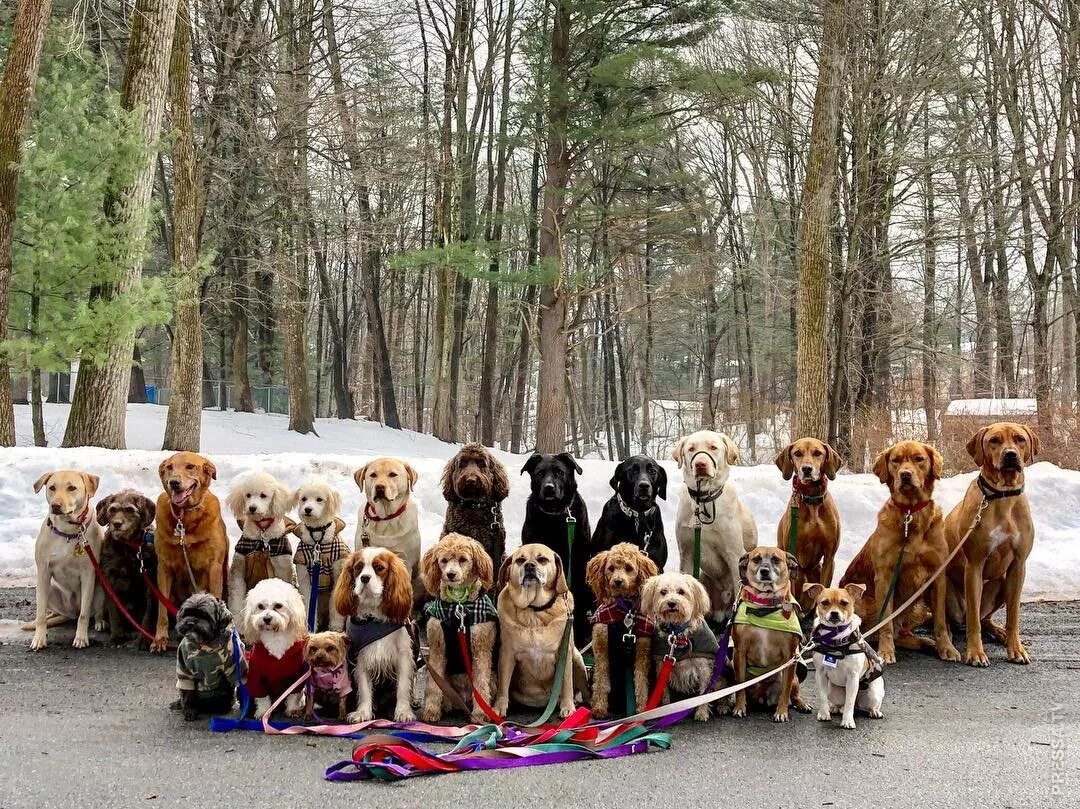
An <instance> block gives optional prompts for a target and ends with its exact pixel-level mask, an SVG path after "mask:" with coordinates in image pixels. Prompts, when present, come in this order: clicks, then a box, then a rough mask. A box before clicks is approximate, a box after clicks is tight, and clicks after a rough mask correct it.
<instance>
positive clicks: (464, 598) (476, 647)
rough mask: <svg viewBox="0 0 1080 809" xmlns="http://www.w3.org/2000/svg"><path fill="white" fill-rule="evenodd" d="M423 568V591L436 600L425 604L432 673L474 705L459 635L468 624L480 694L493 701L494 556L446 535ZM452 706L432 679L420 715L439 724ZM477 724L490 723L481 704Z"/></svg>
mask: <svg viewBox="0 0 1080 809" xmlns="http://www.w3.org/2000/svg"><path fill="white" fill-rule="evenodd" d="M420 568H421V571H422V573H423V577H424V587H425V588H427V592H428V594H429V595H430V596H431V597H432V599H433V600H432V601H429V602H428V603H427V604H425V605H424V612H425V613H427V615H428V616H429V617H428V621H427V640H428V663H427V667H428V670H429V671H432V672H434V673H435V674H436V675H439V676H441V677H443V678H444V679H445V678H446V677H448V676H449V678H450V683H451V684H452V685H453V686H454V687H455V688H456V689H457V691H458V693H459V694H460V695H461V698H462V700H463V701H464V702H465V704H466V705H467V704H469V703H470V702H472V689H471V688H470V687H469V681H468V678H467V677H466V674H465V665H464V661H463V660H462V659H461V649H460V646H459V643H458V637H457V635H458V631H459V629H460V627H462V626H464V627H465V631H466V636H467V639H468V642H469V651H470V653H471V657H470V663H471V665H472V671H473V681H474V683H475V685H476V690H477V691H479V692H480V696H482V697H483V698H484V701H485V702H489V703H490V701H491V667H492V654H493V652H494V650H495V636H496V634H497V633H498V629H499V624H498V617H499V616H498V613H497V612H496V610H495V605H494V604H493V603H492V602H491V597H490V596H488V595H487V591H488V590H490V589H491V586H492V584H494V583H495V569H494V566H493V565H492V563H491V557H490V556H488V553H487V551H486V550H484V546H483V545H481V544H480V543H479V542H477V541H476V540H475V539H470V538H469V537H467V536H463V535H461V534H447V535H446V536H444V537H443V538H442V539H440V540H439V541H438V542H436V543H435V544H434V545H433V546H432V547H430V548H429V549H428V551H427V553H425V554H424V556H423V558H422V559H421V560H420ZM459 608H460V610H459ZM449 706H450V701H449V699H447V697H446V695H445V694H443V692H442V691H441V690H440V689H439V686H438V685H436V683H435V680H434V678H432V677H431V676H430V675H429V676H428V680H427V686H426V688H425V690H424V709H423V712H422V713H421V715H420V717H421V718H422V719H423V720H424V721H425V722H438V721H439V720H440V719H441V718H442V713H443V710H444V708H448V707H449ZM472 721H474V722H477V723H483V722H487V721H488V718H487V716H486V715H485V714H484V712H483V711H482V710H481V709H480V707H479V706H476V705H474V706H473V711H472Z"/></svg>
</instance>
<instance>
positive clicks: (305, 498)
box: [300, 495, 307, 503]
mask: <svg viewBox="0 0 1080 809" xmlns="http://www.w3.org/2000/svg"><path fill="white" fill-rule="evenodd" d="M300 502H301V503H306V502H307V496H306V495H305V496H304V497H301V498H300Z"/></svg>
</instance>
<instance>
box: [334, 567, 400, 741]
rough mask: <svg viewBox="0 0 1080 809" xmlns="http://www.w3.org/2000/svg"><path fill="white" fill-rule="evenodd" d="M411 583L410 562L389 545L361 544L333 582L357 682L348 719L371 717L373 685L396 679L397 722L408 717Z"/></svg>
mask: <svg viewBox="0 0 1080 809" xmlns="http://www.w3.org/2000/svg"><path fill="white" fill-rule="evenodd" d="M412 604H413V589H412V577H411V576H410V575H409V568H408V567H407V566H406V564H405V562H404V561H402V559H401V557H400V556H398V555H397V554H396V553H394V552H393V551H391V550H388V549H387V548H361V549H360V550H357V551H353V553H352V554H351V555H350V556H349V558H348V559H347V560H346V561H345V568H344V569H343V570H342V571H341V576H340V577H339V578H338V580H337V584H335V585H334V608H335V609H336V610H337V611H338V612H339V613H341V614H342V615H345V616H348V619H349V620H348V621H347V622H346V624H345V633H346V634H347V635H348V636H349V660H350V665H352V667H353V680H354V682H355V685H356V710H355V711H353V712H352V713H350V714H349V715H348V716H347V717H346V720H347V721H349V722H366V721H368V720H369V719H373V718H374V717H375V689H374V686H375V685H377V684H378V682H379V681H380V680H382V679H384V678H386V679H392V680H394V681H395V682H396V703H395V707H394V721H395V722H412V721H413V720H414V719H416V715H415V714H414V713H413V709H412V686H413V677H414V676H415V674H416V658H415V657H414V656H413V647H412V636H411V635H410V634H409V627H408V625H407V621H408V620H409V613H410V612H411V610H412Z"/></svg>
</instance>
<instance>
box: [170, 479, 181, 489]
mask: <svg viewBox="0 0 1080 809" xmlns="http://www.w3.org/2000/svg"><path fill="white" fill-rule="evenodd" d="M169 488H170V489H179V488H180V481H179V480H178V479H177V478H172V479H171V480H169Z"/></svg>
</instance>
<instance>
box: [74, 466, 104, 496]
mask: <svg viewBox="0 0 1080 809" xmlns="http://www.w3.org/2000/svg"><path fill="white" fill-rule="evenodd" d="M79 474H80V475H82V480H83V487H84V488H85V489H86V497H87V499H89V498H91V497H93V496H94V494H95V493H96V492H97V490H98V486H99V485H100V484H101V478H99V477H98V476H97V475H92V474H90V473H89V472H80V473H79Z"/></svg>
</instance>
